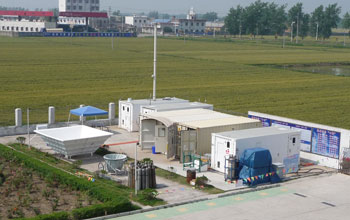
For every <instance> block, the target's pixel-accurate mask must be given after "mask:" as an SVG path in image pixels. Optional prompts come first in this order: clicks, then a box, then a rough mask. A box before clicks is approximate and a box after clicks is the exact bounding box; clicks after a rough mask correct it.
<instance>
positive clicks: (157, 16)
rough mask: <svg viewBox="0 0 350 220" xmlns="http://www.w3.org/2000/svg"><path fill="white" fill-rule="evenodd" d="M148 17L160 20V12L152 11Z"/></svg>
mask: <svg viewBox="0 0 350 220" xmlns="http://www.w3.org/2000/svg"><path fill="white" fill-rule="evenodd" d="M148 17H150V18H154V19H158V18H159V13H158V11H150V12H149V13H148Z"/></svg>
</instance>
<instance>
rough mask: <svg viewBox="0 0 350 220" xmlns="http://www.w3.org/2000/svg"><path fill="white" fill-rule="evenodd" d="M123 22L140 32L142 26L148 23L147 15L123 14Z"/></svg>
mask: <svg viewBox="0 0 350 220" xmlns="http://www.w3.org/2000/svg"><path fill="white" fill-rule="evenodd" d="M125 24H127V25H132V26H134V27H135V28H136V31H137V32H141V31H142V28H143V27H147V26H149V25H150V22H149V19H148V17H147V16H137V15H132V16H125Z"/></svg>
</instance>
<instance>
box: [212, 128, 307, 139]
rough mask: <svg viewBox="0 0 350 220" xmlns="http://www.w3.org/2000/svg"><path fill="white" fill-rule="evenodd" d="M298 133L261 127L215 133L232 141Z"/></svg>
mask: <svg viewBox="0 0 350 220" xmlns="http://www.w3.org/2000/svg"><path fill="white" fill-rule="evenodd" d="M295 133H300V131H298V130H291V129H287V128H278V127H263V128H251V129H246V130H236V131H226V132H221V133H215V134H217V135H220V136H224V137H228V138H233V139H245V138H252V137H262V136H269V135H278V134H295Z"/></svg>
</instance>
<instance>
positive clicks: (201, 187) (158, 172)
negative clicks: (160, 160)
mask: <svg viewBox="0 0 350 220" xmlns="http://www.w3.org/2000/svg"><path fill="white" fill-rule="evenodd" d="M156 175H157V176H160V177H163V178H165V179H168V180H171V181H173V182H177V183H180V184H182V185H187V186H189V184H188V183H187V181H186V178H185V177H183V176H180V175H178V174H176V173H173V172H169V171H167V170H163V169H160V168H156ZM205 178H206V177H199V181H198V183H200V184H196V189H198V190H202V191H204V192H207V193H210V194H219V193H223V192H224V191H223V190H221V189H217V188H215V187H214V186H212V185H210V184H207V183H205V184H204V183H203V182H204V181H203V179H205ZM206 181H208V179H206Z"/></svg>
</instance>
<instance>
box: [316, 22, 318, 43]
mask: <svg viewBox="0 0 350 220" xmlns="http://www.w3.org/2000/svg"><path fill="white" fill-rule="evenodd" d="M316 41H318V22H317V23H316Z"/></svg>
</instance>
